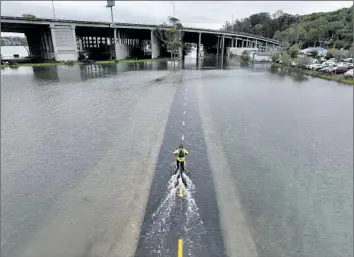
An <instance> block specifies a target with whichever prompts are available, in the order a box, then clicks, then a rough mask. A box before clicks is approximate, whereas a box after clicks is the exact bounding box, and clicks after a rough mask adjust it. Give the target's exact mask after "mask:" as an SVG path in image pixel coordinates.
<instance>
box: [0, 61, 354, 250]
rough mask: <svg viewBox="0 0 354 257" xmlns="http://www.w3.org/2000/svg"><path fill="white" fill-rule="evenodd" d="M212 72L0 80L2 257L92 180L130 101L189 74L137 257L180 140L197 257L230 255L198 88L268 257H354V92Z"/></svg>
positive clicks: (62, 73)
mask: <svg viewBox="0 0 354 257" xmlns="http://www.w3.org/2000/svg"><path fill="white" fill-rule="evenodd" d="M201 66H202V67H204V69H202V70H197V69H196V66H195V64H193V63H191V64H186V65H185V70H183V71H178V70H176V71H173V70H172V67H171V66H170V65H169V64H167V63H166V62H153V63H138V64H133V63H131V64H118V65H96V66H73V67H66V66H62V67H45V68H31V67H20V68H18V69H3V70H1V72H2V74H1V100H2V101H1V238H2V239H1V248H2V250H1V251H2V256H5V257H12V256H14V257H15V256H16V257H17V256H19V254H20V253H21V252H22V251H23V250H24V248H25V247H26V243H27V242H29V241H30V240H31V236H32V235H33V234H34V233H36V231H37V230H38V229H39V228H40V227H41V226H44V225H45V224H46V222H48V220H50V217H51V216H52V215H53V214H54V213H55V212H56V211H57V210H56V207H55V206H56V205H55V204H53V203H55V202H57V201H61V198H62V197H63V195H62V192H63V191H66V190H69V189H72V188H75V187H79V185H80V181H82V180H83V179H84V178H85V176H86V175H85V172H82V171H84V170H86V169H88V168H89V167H90V166H92V165H95V163H96V162H97V160H99V159H100V158H101V156H102V155H103V154H104V152H105V151H106V150H107V149H108V148H109V147H110V144H111V141H112V140H113V137H115V133H114V131H115V130H116V128H117V127H119V126H120V115H128V114H124V110H127V111H128V110H129V106H133V105H135V104H138V103H137V102H134V101H130V99H133V96H134V95H135V94H136V93H137V92H138V91H139V90H140V89H141V87H149V86H150V85H152V84H153V83H155V82H156V83H158V82H159V79H160V78H161V77H166V76H170V75H169V74H171V72H172V73H174V74H178V75H174V76H175V77H176V80H175V82H173V83H174V86H175V87H176V93H175V96H174V101H173V103H172V105H171V110H170V114H169V120H168V123H167V128H166V132H165V135H164V139H163V143H162V145H161V146H160V147H161V148H160V155H159V159H158V164H157V167H156V174H155V177H154V180H153V182H152V189H151V192H150V198H149V200H148V204H147V207H146V213H145V217H144V222H143V227H142V232H141V237H140V241H139V244H138V250H137V253H136V256H149V255H147V254H146V253H147V252H146V251H145V252H144V247H145V246H144V240H143V239H144V233H146V231H147V230H148V227H149V224H150V222H151V221H152V218H151V217H150V216H151V215H152V214H153V213H154V211H155V210H156V208H158V206H159V204H160V203H161V201H162V200H163V199H162V198H163V197H165V195H166V188H167V181H168V179H169V176H170V175H169V172H170V167H169V166H170V164H171V162H172V161H173V157H171V152H172V151H173V150H174V148H175V147H176V146H177V144H178V142H179V141H180V136H181V134H184V135H185V145H186V147H187V148H188V150H189V151H190V153H191V154H190V157H189V158H188V166H187V167H188V169H190V170H191V171H193V172H194V174H192V177H191V178H192V181H193V183H194V185H195V195H194V200H195V203H196V205H197V206H198V208H199V209H198V219H199V221H202V222H203V226H202V231H199V230H198V231H196V230H195V231H193V230H192V231H190V233H192V235H195V237H194V239H196V238H197V237H198V236H200V240H199V239H198V238H197V239H198V240H197V239H196V240H195V241H196V242H197V243H196V246H197V247H199V248H200V249H203V251H204V252H203V251H202V250H200V251H194V254H191V256H224V255H225V250H224V243H223V236H222V232H221V229H220V224H219V222H220V220H219V219H220V218H219V214H218V209H217V204H216V197H215V190H214V184H213V180H212V176H211V172H212V171H211V170H210V167H209V159H210V158H212V156H207V154H206V150H205V148H206V146H205V141H204V138H203V131H202V124H201V123H202V122H201V118H200V113H198V108H197V105H198V103H197V97H196V90H195V84H196V83H199V85H201V86H202V90H203V98H204V100H205V101H206V102H207V103H208V106H209V109H210V115H209V117H208V118H210V119H212V121H213V123H214V124H215V128H214V129H215V130H216V131H215V132H216V133H217V134H219V137H220V140H221V141H222V145H223V150H224V154H225V156H226V159H227V161H228V163H229V164H230V165H231V169H232V171H233V183H234V185H235V187H237V189H238V191H239V192H240V195H241V203H242V207H243V209H244V215H245V217H246V220H247V222H248V224H249V227H250V230H251V234H252V238H253V240H254V241H255V244H256V247H257V251H258V254H259V256H261V257H263V256H264V257H276V256H287V257H288V256H296V257H316V256H318V257H320V256H325V257H327V256H328V257H333V256H340V257H352V256H353V230H352V227H353V89H352V87H349V86H343V85H340V84H337V83H335V82H328V81H325V80H321V79H313V78H310V79H308V78H305V77H302V76H299V75H296V74H290V75H289V74H284V73H282V72H280V71H277V70H270V69H269V67H268V66H266V65H256V66H253V67H241V66H240V65H238V64H236V63H233V62H232V61H231V62H227V61H226V63H225V67H224V69H216V65H215V62H214V61H213V60H206V61H205V62H204V63H203V64H202V65H201ZM196 75H198V76H196ZM186 88H188V98H187V100H186V102H187V106H186V108H185V109H186V110H187V113H186V117H183V116H182V114H181V113H182V112H183V101H184V100H183V99H184V98H183V94H184V92H185V91H184V90H185V89H186ZM156 101H158V99H157V100H156ZM118 110H119V111H118ZM121 112H122V113H121ZM182 117H183V118H182ZM182 119H184V120H185V123H186V124H185V126H182V122H181V121H182ZM141 133H144V129H141ZM209 154H210V153H209ZM164 172H166V173H164ZM112 204H114V203H112ZM175 208H177V209H178V208H179V205H177V206H175ZM122 211H123V212H124V210H122ZM173 213H176V212H172V214H173ZM173 215H175V214H173ZM176 220H177V221H178V220H179V218H178V217H177V218H174V221H171V224H174V227H173V228H172V229H171V231H170V232H168V233H166V235H165V236H166V238H168V239H167V241H166V242H165V244H164V247H165V248H166V249H167V248H169V251H167V253H168V254H170V255H167V256H175V255H176V247H177V243H176V242H177V241H176V240H177V238H178V237H179V236H184V237H188V235H186V234H183V233H184V232H183V231H184V230H183V229H182V228H177V227H178V224H175V223H176ZM174 232H176V233H177V235H176V236H175V237H174V236H173V235H172V234H173V233H174ZM68 236H70V235H68ZM82 240H84V239H82ZM192 241H193V240H192ZM192 241H189V242H192ZM187 242H188V241H187ZM145 243H146V242H145ZM155 243H156V242H155ZM150 247H151V246H150ZM194 250H195V249H194ZM185 253H186V255H187V253H189V251H188V246H187V247H186V252H185ZM205 254H207V255H205ZM150 256H151V255H150Z"/></svg>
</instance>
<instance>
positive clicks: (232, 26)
mask: <svg viewBox="0 0 354 257" xmlns="http://www.w3.org/2000/svg"><path fill="white" fill-rule="evenodd" d="M231 29H232V33H234V15H232V20H231Z"/></svg>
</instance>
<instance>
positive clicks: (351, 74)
mask: <svg viewBox="0 0 354 257" xmlns="http://www.w3.org/2000/svg"><path fill="white" fill-rule="evenodd" d="M353 73H354V70H353V69H350V70H348V71H346V72H345V73H344V74H343V75H344V76H346V77H347V76H348V77H353Z"/></svg>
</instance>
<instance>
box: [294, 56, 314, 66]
mask: <svg viewBox="0 0 354 257" xmlns="http://www.w3.org/2000/svg"><path fill="white" fill-rule="evenodd" d="M311 63H312V61H311V59H310V58H309V57H305V56H299V57H298V58H297V59H296V65H297V66H298V67H300V68H305V67H306V65H309V64H311Z"/></svg>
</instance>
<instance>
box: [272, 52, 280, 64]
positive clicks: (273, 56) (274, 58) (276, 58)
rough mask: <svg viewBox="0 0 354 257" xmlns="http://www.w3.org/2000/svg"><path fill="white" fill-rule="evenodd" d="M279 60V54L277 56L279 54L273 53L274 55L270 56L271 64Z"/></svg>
mask: <svg viewBox="0 0 354 257" xmlns="http://www.w3.org/2000/svg"><path fill="white" fill-rule="evenodd" d="M279 58H280V54H279V53H274V54H273V55H272V62H276V61H278V60H279Z"/></svg>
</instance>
